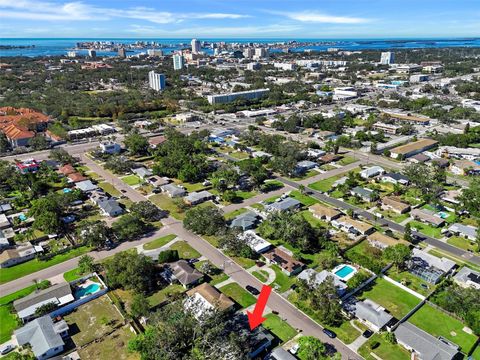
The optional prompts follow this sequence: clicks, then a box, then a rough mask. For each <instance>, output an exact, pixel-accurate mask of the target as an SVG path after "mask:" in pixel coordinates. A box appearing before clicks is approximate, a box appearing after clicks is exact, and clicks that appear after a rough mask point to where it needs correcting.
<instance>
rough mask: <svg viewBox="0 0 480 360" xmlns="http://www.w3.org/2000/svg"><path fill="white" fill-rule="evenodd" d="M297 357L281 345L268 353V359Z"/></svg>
mask: <svg viewBox="0 0 480 360" xmlns="http://www.w3.org/2000/svg"><path fill="white" fill-rule="evenodd" d="M296 359H297V358H296V357H295V356H293V355H292V354H290V353H289V352H288V351H287V350H285V349H284V348H282V347H281V346H279V347H277V348H275V349H273V350H272V353H271V354H270V360H296Z"/></svg>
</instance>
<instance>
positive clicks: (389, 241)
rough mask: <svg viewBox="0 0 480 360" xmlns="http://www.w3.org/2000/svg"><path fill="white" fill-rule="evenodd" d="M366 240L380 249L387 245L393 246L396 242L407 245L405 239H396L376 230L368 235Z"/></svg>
mask: <svg viewBox="0 0 480 360" xmlns="http://www.w3.org/2000/svg"><path fill="white" fill-rule="evenodd" d="M367 240H368V242H369V243H370V244H371V245H372V246H375V247H376V248H379V249H381V250H385V249H386V248H387V247H389V246H395V245H397V244H403V245H408V242H406V241H405V240H397V239H394V238H392V237H390V236H388V235H384V234H382V233H381V232H378V231H376V232H374V233H373V234H370V235H368V236H367Z"/></svg>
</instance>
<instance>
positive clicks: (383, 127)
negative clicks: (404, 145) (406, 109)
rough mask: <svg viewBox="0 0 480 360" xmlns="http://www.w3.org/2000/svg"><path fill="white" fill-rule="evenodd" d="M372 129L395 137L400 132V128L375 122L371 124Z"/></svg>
mask: <svg viewBox="0 0 480 360" xmlns="http://www.w3.org/2000/svg"><path fill="white" fill-rule="evenodd" d="M372 128H373V129H374V130H378V131H383V132H384V133H386V134H390V135H395V134H396V133H397V132H398V131H399V130H400V128H401V126H399V125H395V124H385V123H382V122H376V123H375V124H373V126H372Z"/></svg>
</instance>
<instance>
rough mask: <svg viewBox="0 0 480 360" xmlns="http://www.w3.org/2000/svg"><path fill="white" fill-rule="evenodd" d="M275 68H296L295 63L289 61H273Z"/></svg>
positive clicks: (290, 69)
mask: <svg viewBox="0 0 480 360" xmlns="http://www.w3.org/2000/svg"><path fill="white" fill-rule="evenodd" d="M273 67H274V68H275V69H281V70H283V71H293V70H295V68H296V65H295V64H290V63H273Z"/></svg>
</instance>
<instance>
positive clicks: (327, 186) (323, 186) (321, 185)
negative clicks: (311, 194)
mask: <svg viewBox="0 0 480 360" xmlns="http://www.w3.org/2000/svg"><path fill="white" fill-rule="evenodd" d="M343 176H345V175H336V176H332V177H329V178H327V179H323V180H320V181H317V182H314V183H313V184H310V185H308V187H309V188H312V189H313V190H317V191H321V192H325V191H329V190H331V189H332V185H333V183H334V182H335V181H337V180H338V179H340V178H342V177H343Z"/></svg>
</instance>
